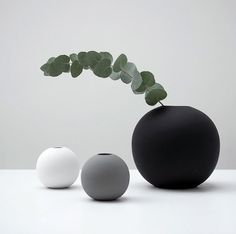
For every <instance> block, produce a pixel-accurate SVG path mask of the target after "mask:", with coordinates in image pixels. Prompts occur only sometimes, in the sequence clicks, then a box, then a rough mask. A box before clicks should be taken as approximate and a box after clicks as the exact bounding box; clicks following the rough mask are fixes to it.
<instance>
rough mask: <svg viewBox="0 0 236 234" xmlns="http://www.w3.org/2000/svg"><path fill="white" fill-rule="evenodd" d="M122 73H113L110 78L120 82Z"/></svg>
mask: <svg viewBox="0 0 236 234" xmlns="http://www.w3.org/2000/svg"><path fill="white" fill-rule="evenodd" d="M120 73H121V72H114V71H112V73H111V75H110V78H111V79H112V80H119V79H120Z"/></svg>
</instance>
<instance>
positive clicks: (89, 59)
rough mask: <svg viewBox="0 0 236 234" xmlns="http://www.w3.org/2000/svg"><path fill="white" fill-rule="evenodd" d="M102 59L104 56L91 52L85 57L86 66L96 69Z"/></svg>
mask: <svg viewBox="0 0 236 234" xmlns="http://www.w3.org/2000/svg"><path fill="white" fill-rule="evenodd" d="M101 58H102V56H101V55H100V54H99V53H98V52H96V51H89V52H88V53H87V54H86V57H85V60H86V65H87V66H89V67H90V68H92V69H94V68H95V67H96V65H97V63H98V62H99V60H100V59H101Z"/></svg>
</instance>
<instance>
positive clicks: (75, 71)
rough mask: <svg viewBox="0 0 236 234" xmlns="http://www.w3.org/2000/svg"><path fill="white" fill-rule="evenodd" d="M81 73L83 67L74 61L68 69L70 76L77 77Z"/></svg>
mask: <svg viewBox="0 0 236 234" xmlns="http://www.w3.org/2000/svg"><path fill="white" fill-rule="evenodd" d="M82 71H83V66H82V65H81V64H80V63H79V61H78V60H75V61H74V62H73V63H72V65H71V69H70V72H71V76H72V77H73V78H75V77H78V76H79V75H80V74H81V72H82Z"/></svg>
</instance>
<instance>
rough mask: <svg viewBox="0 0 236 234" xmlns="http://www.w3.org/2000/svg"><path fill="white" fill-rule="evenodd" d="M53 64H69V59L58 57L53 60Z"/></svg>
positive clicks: (63, 56)
mask: <svg viewBox="0 0 236 234" xmlns="http://www.w3.org/2000/svg"><path fill="white" fill-rule="evenodd" d="M54 62H55V63H64V64H66V63H69V62H70V57H69V56H67V55H59V56H58V57H56V58H55V60H54Z"/></svg>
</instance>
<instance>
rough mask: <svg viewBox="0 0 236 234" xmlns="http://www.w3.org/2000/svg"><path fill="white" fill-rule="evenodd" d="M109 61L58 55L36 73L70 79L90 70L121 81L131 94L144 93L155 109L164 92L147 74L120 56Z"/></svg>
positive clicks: (104, 55)
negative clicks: (69, 76) (65, 74)
mask: <svg viewBox="0 0 236 234" xmlns="http://www.w3.org/2000/svg"><path fill="white" fill-rule="evenodd" d="M112 62H113V57H112V55H111V54H110V53H108V52H99V53H98V52H96V51H89V52H79V53H78V54H71V55H70V56H67V55H59V56H58V57H51V58H50V59H49V60H48V61H47V62H46V63H45V64H44V65H42V66H41V67H40V69H41V70H42V71H43V72H44V75H45V76H52V77H57V76H59V75H61V74H62V73H63V72H66V73H69V72H70V73H71V76H72V77H73V78H76V77H78V76H79V75H80V74H81V73H82V71H83V70H84V69H85V70H87V69H90V70H91V71H92V72H93V73H94V74H95V75H96V76H98V77H101V78H107V77H110V78H111V79H112V80H119V79H120V80H121V81H122V82H124V83H126V84H129V83H131V88H132V91H133V93H134V94H143V93H145V100H146V103H147V104H148V105H151V106H153V105H155V104H156V103H158V102H159V103H160V104H161V105H163V104H162V103H161V102H160V101H161V100H163V99H165V98H166V96H167V93H166V91H165V89H164V88H163V87H162V86H161V85H160V84H158V83H156V82H155V78H154V75H153V74H152V73H151V72H149V71H142V72H139V71H138V70H137V67H136V66H135V64H133V63H131V62H128V59H127V57H126V55H124V54H121V55H120V56H119V57H118V58H117V59H116V61H115V62H114V63H113V64H112Z"/></svg>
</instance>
